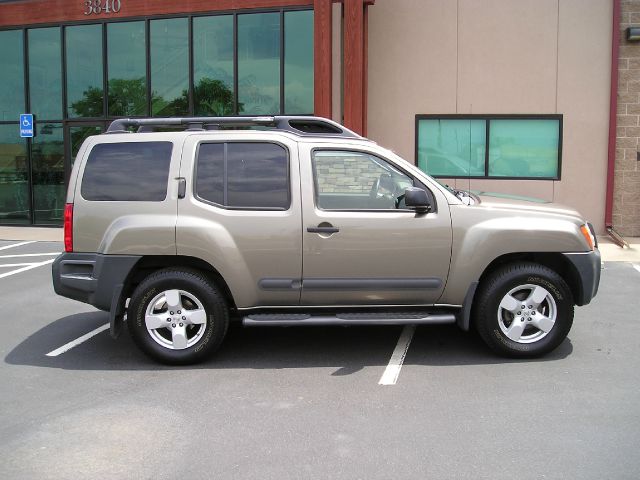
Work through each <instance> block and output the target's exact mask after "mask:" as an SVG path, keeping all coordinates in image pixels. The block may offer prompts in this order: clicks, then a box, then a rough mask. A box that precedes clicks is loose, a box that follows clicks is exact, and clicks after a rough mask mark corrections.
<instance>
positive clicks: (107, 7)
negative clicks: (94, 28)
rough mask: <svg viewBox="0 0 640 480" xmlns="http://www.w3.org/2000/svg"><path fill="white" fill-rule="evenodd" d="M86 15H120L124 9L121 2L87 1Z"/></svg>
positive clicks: (117, 0)
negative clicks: (121, 9)
mask: <svg viewBox="0 0 640 480" xmlns="http://www.w3.org/2000/svg"><path fill="white" fill-rule="evenodd" d="M84 8H85V10H84V14H85V15H99V14H101V13H118V12H119V11H120V8H122V2H121V0H85V2H84Z"/></svg>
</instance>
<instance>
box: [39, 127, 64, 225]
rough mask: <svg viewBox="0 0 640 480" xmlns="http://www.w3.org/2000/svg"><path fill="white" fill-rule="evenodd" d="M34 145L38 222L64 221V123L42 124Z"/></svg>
mask: <svg viewBox="0 0 640 480" xmlns="http://www.w3.org/2000/svg"><path fill="white" fill-rule="evenodd" d="M37 129H38V132H37V136H36V137H35V138H34V139H33V143H32V147H31V162H32V168H33V199H34V214H35V215H34V218H35V223H39V224H54V225H60V224H62V215H63V212H64V202H65V192H66V188H65V178H64V143H63V140H62V138H63V137H62V124H61V123H42V122H41V123H40V124H39V125H37Z"/></svg>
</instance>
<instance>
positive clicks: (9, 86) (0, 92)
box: [0, 30, 24, 122]
mask: <svg viewBox="0 0 640 480" xmlns="http://www.w3.org/2000/svg"><path fill="white" fill-rule="evenodd" d="M22 51H23V50H22V30H7V31H4V32H0V62H1V63H0V68H2V81H1V82H0V120H3V121H7V120H8V121H14V122H15V121H17V120H18V115H20V114H21V113H23V112H24V62H23V55H22Z"/></svg>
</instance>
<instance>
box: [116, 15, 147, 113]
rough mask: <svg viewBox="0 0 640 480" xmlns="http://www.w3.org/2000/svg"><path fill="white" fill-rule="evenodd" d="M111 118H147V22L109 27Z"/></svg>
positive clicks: (118, 24)
mask: <svg viewBox="0 0 640 480" xmlns="http://www.w3.org/2000/svg"><path fill="white" fill-rule="evenodd" d="M107 55H108V60H107V63H108V72H109V84H108V89H109V92H108V93H109V95H108V96H109V105H108V108H109V115H110V116H120V115H122V116H137V115H140V116H141V115H146V114H147V67H146V60H145V35H144V22H124V23H111V24H107Z"/></svg>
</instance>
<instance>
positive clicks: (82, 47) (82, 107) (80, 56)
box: [65, 25, 104, 117]
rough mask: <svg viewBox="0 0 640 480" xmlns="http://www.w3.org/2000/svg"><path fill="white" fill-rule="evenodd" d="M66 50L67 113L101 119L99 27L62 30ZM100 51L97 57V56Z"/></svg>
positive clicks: (100, 36) (100, 28)
mask: <svg viewBox="0 0 640 480" xmlns="http://www.w3.org/2000/svg"><path fill="white" fill-rule="evenodd" d="M65 46H66V49H67V55H66V62H67V75H66V77H67V114H68V116H69V117H101V116H102V114H103V111H104V103H103V102H104V90H103V86H102V83H103V79H102V26H101V25H82V26H77V27H66V28H65ZM97 51H99V52H100V55H96V52H97Z"/></svg>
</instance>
